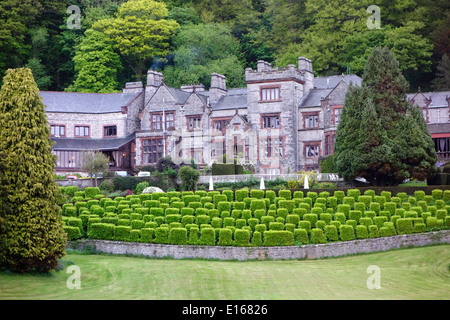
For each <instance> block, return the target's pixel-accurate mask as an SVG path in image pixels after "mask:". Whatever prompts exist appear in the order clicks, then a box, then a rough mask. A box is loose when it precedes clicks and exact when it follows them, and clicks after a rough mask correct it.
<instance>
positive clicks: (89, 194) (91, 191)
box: [83, 187, 101, 199]
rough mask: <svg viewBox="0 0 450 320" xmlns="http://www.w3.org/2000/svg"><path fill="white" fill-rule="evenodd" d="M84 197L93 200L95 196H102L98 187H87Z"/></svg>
mask: <svg viewBox="0 0 450 320" xmlns="http://www.w3.org/2000/svg"><path fill="white" fill-rule="evenodd" d="M83 191H84V197H85V198H86V199H89V198H91V199H93V198H94V197H95V195H97V194H100V193H101V192H100V189H99V188H98V187H86V188H84V190H83Z"/></svg>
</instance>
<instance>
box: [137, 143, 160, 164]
mask: <svg viewBox="0 0 450 320" xmlns="http://www.w3.org/2000/svg"><path fill="white" fill-rule="evenodd" d="M163 153H164V146H163V139H162V138H152V139H144V140H142V157H143V159H142V160H143V163H144V164H150V163H156V162H157V161H158V160H159V159H160V158H162V157H163Z"/></svg>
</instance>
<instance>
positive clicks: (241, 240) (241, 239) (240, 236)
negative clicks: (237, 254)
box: [234, 229, 250, 247]
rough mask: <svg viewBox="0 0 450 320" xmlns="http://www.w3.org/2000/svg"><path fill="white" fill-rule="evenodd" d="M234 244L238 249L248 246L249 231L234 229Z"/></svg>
mask: <svg viewBox="0 0 450 320" xmlns="http://www.w3.org/2000/svg"><path fill="white" fill-rule="evenodd" d="M234 243H235V245H237V246H239V247H245V246H248V245H249V244H250V231H248V230H245V229H236V231H235V232H234Z"/></svg>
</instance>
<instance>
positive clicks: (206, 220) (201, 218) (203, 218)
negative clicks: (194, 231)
mask: <svg viewBox="0 0 450 320" xmlns="http://www.w3.org/2000/svg"><path fill="white" fill-rule="evenodd" d="M210 221H211V218H210V217H209V216H207V215H199V216H197V217H196V223H197V224H198V225H199V226H200V225H202V224H209V222H210Z"/></svg>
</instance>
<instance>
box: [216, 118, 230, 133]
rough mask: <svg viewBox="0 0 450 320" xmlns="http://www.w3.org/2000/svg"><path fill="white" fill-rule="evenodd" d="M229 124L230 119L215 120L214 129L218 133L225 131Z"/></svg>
mask: <svg viewBox="0 0 450 320" xmlns="http://www.w3.org/2000/svg"><path fill="white" fill-rule="evenodd" d="M229 122H230V120H229V119H219V120H213V129H214V130H218V131H225V128H226V126H227V125H228V123H229Z"/></svg>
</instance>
